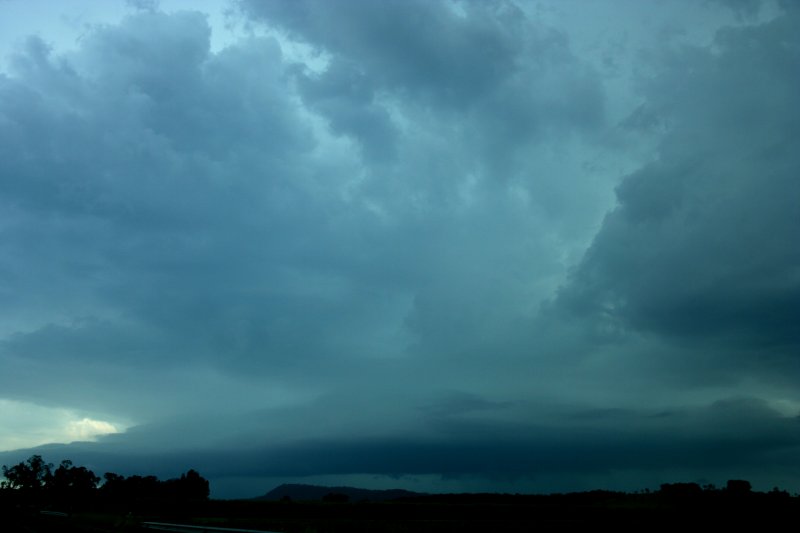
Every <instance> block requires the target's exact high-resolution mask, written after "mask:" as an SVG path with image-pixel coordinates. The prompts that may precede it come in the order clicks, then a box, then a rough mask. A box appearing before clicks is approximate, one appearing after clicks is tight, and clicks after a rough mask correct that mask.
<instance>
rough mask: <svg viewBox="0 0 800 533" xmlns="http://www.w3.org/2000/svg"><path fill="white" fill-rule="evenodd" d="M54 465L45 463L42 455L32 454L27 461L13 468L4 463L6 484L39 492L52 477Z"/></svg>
mask: <svg viewBox="0 0 800 533" xmlns="http://www.w3.org/2000/svg"><path fill="white" fill-rule="evenodd" d="M52 468H53V465H52V464H50V463H45V462H44V459H42V456H41V455H32V456H31V457H30V458H29V459H28V460H27V461H24V462H21V463H18V464H16V465H14V466H12V467H11V468H9V467H7V466H6V465H3V476H5V478H6V481H5V482H4V486H5V487H7V488H11V489H18V490H21V491H24V492H26V493H38V492H41V491H42V489H44V487H45V485H46V484H47V483H48V482H49V481H50V479H51V478H52V473H51V469H52Z"/></svg>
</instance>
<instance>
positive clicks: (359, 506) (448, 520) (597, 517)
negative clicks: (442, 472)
mask: <svg viewBox="0 0 800 533" xmlns="http://www.w3.org/2000/svg"><path fill="white" fill-rule="evenodd" d="M672 487H677V488H676V489H674V490H672V491H671V490H670V488H669V486H667V487H666V488H663V487H662V490H660V491H656V492H652V493H642V494H625V493H614V492H605V491H593V492H586V493H574V494H563V495H546V496H545V495H542V496H525V495H500V494H457V495H429V496H421V497H415V498H409V499H403V500H395V501H387V502H370V501H361V502H321V501H314V502H292V501H281V502H270V501H249V500H207V501H196V502H164V501H136V502H129V503H127V504H123V503H119V502H117V503H113V504H112V503H102V502H97V501H95V502H84V503H78V504H76V505H74V508H73V509H72V511H71V512H69V513H68V514H69V516H53V515H47V514H42V513H41V511H42V509H37V508H35V507H32V506H24V505H15V504H14V503H13V502H10V501H9V500H7V499H6V500H5V501H4V502H3V504H2V505H3V507H2V515H3V517H4V519H3V520H4V522H5V527H3V528H2V529H3V530H4V531H10V532H17V531H19V532H31V533H35V532H50V531H59V532H71V531H74V532H110V531H151V530H149V529H144V528H142V527H141V525H140V524H141V523H142V522H169V523H180V524H190V525H195V526H211V527H225V528H237V529H256V530H264V531H276V532H286V533H323V532H329V533H366V532H379V533H383V532H387V533H389V532H391V533H406V532H420V533H429V532H431V533H432V532H482V533H484V532H523V531H524V532H530V531H568V530H586V528H598V527H613V528H614V530H617V531H619V530H622V531H633V530H653V529H656V530H664V529H686V528H690V529H696V528H698V527H701V528H704V529H709V530H718V529H719V528H721V527H725V528H728V527H735V528H736V529H742V528H748V529H750V528H752V529H754V530H772V529H773V528H775V529H777V528H779V527H780V526H783V527H785V526H784V524H791V523H793V522H794V519H796V517H797V516H798V511H800V498H798V497H791V496H790V495H788V494H787V493H785V492H781V491H774V492H770V493H758V492H748V493H745V494H731V493H729V492H727V491H725V490H704V491H693V490H687V486H684V485H681V484H676V485H674V486H672ZM689 488H690V489H691V487H690V486H689ZM787 520H788V522H787Z"/></svg>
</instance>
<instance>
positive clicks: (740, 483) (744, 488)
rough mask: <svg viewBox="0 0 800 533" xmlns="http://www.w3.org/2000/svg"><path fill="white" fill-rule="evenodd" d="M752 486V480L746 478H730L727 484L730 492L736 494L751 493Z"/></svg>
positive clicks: (726, 486)
mask: <svg viewBox="0 0 800 533" xmlns="http://www.w3.org/2000/svg"><path fill="white" fill-rule="evenodd" d="M752 488H753V487H752V485H750V482H749V481H746V480H744V479H729V480H728V483H727V484H726V485H725V490H727V491H728V493H729V494H731V495H735V496H742V495H745V494H750V491H751V490H752Z"/></svg>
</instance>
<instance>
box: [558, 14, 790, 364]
mask: <svg viewBox="0 0 800 533" xmlns="http://www.w3.org/2000/svg"><path fill="white" fill-rule="evenodd" d="M797 22H798V20H797V14H796V13H788V14H786V15H785V16H783V17H781V18H779V19H776V20H774V21H772V22H770V23H767V24H764V25H762V26H757V27H748V28H741V29H728V30H724V31H721V32H720V33H719V34H718V35H717V38H716V40H715V44H714V46H715V48H716V50H704V49H695V48H689V49H685V50H682V51H679V52H677V53H675V54H674V55H672V56H671V57H669V63H668V65H669V66H668V68H667V69H666V70H665V71H664V72H662V73H661V74H660V75H659V76H658V77H656V78H655V79H653V80H647V81H646V82H645V95H646V96H647V97H648V105H650V106H652V107H653V108H654V109H664V110H665V111H664V113H665V117H666V118H667V120H668V121H669V122H671V125H670V126H669V127H670V128H671V129H670V133H669V134H668V135H667V136H666V138H665V139H664V140H663V141H662V143H661V146H660V149H659V154H658V158H657V159H656V160H655V161H654V162H652V163H650V164H648V165H646V166H645V167H643V168H642V169H640V170H638V171H636V172H634V173H633V174H631V175H629V176H628V177H627V178H626V179H625V180H624V181H623V182H622V183H621V184H620V185H619V186H618V187H617V190H616V192H617V199H618V202H619V205H618V207H617V208H616V209H615V210H614V211H613V212H611V213H610V214H609V215H608V216H607V217H606V220H605V222H604V224H603V227H602V229H601V230H600V232H599V234H598V235H597V236H596V238H595V240H594V243H593V244H592V246H591V248H590V249H589V250H588V251H587V253H586V256H585V258H584V260H583V261H582V263H581V264H580V266H579V267H578V268H577V270H576V271H575V273H574V275H573V278H572V280H571V282H570V284H569V285H567V287H566V288H565V289H564V290H563V291H562V293H561V294H560V296H559V300H560V303H561V304H563V305H564V306H566V307H569V308H570V309H572V310H573V311H575V312H577V313H579V314H585V315H587V316H591V317H592V320H597V321H601V322H605V323H607V324H609V325H610V326H611V327H622V328H632V329H634V330H640V331H648V332H653V333H656V334H658V335H663V336H667V337H670V338H674V339H683V340H685V341H687V342H701V341H711V342H716V341H719V340H721V341H723V342H724V344H722V345H719V346H727V347H734V346H737V347H738V348H742V347H747V348H748V349H752V354H753V357H762V355H760V354H763V350H771V351H772V353H773V354H775V355H777V354H780V353H783V354H788V353H790V352H792V351H795V352H796V350H797V347H798V342H800V329H799V328H798V324H800V278H798V275H797V268H798V265H800V246H798V245H797V243H796V240H797V239H796V233H797V228H798V227H800V225H799V224H800V203H798V201H797V199H798V198H800V181H798V179H797V169H798V168H800V158H798V155H797V150H796V149H795V145H796V139H797V138H798V135H799V134H800V130H798V124H800V121H798V119H800V115H799V114H798V110H799V109H800V106H799V105H798V104H799V103H800V99H799V98H798V92H797V90H796V89H797V87H798V86H800V77H798V71H797V69H795V68H792V67H791V65H796V64H797V63H798V62H799V61H800V55H798V50H800V47H798V44H799V43H798V41H797V34H796V32H795V31H794V27H795V26H796V24H797ZM755 73H757V74H755ZM705 347H706V348H708V345H706V346H705ZM767 364H771V363H767Z"/></svg>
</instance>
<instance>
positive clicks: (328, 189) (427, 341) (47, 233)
mask: <svg viewBox="0 0 800 533" xmlns="http://www.w3.org/2000/svg"><path fill="white" fill-rule="evenodd" d="M238 5H239V7H240V13H241V14H243V15H242V16H246V17H248V22H249V23H250V24H252V25H255V26H256V27H258V28H260V29H262V30H264V29H265V30H267V31H266V32H265V33H267V34H270V35H273V37H259V38H256V37H252V36H251V37H248V38H243V39H242V40H240V41H237V42H236V43H234V44H231V45H230V46H228V47H227V48H224V49H222V50H220V51H219V52H212V51H211V50H210V44H209V43H210V37H211V35H210V31H211V29H210V28H209V25H208V23H207V21H206V19H205V17H204V16H202V15H201V14H197V13H175V14H171V15H167V14H165V13H161V12H159V11H157V10H156V9H155V8H154V7H152V6H151V7H150V8H149V9H147V10H143V11H142V12H139V13H137V14H136V15H135V16H131V17H128V18H126V19H124V20H123V21H122V22H121V23H120V24H118V25H114V26H103V27H97V28H93V29H92V30H91V31H88V32H87V34H86V35H85V36H84V37H83V38H82V39H81V40H80V43H78V45H77V46H76V50H75V51H73V52H70V53H68V54H63V53H59V52H58V51H56V50H51V49H50V48H49V46H48V45H47V43H46V41H45V40H43V39H40V38H32V39H29V40H28V41H27V42H26V44H24V46H22V47H21V48H20V49H19V50H18V51H17V53H16V55H15V56H14V57H13V59H12V60H11V61H10V63H9V70H8V73H7V74H3V75H0V207H1V208H2V212H3V216H2V219H1V220H0V251H1V252H2V257H3V261H2V263H0V273H2V276H0V298H2V303H3V305H2V306H0V316H1V317H2V319H3V321H2V328H3V329H2V331H0V372H3V374H4V375H11V376H13V379H12V380H9V383H7V384H6V385H5V386H4V388H3V391H4V393H3V394H4V398H9V399H12V400H25V401H28V402H35V403H38V404H43V405H47V406H53V407H69V408H74V409H84V410H86V411H89V412H92V413H95V412H96V413H99V414H98V415H97V416H98V418H102V417H103V416H105V417H106V418H107V419H109V420H111V419H112V418H114V417H118V419H119V420H129V421H130V423H131V424H133V425H134V427H132V428H130V429H129V430H128V431H127V432H125V433H123V434H119V435H112V436H106V437H104V438H102V439H101V440H100V441H99V442H97V443H76V444H73V445H69V446H66V447H56V448H52V449H50V448H48V449H45V450H43V451H47V453H48V454H49V453H51V452H52V453H53V454H54V455H56V454H58V455H62V456H59V457H49V456H48V457H47V459H48V460H51V461H59V460H61V459H62V458H70V459H72V460H73V461H75V462H76V463H85V464H87V465H89V466H93V467H94V468H95V469H96V470H98V471H101V472H102V471H103V470H104V469H106V470H113V471H121V472H123V473H148V472H152V473H156V474H159V475H165V476H173V475H177V474H179V473H180V470H186V469H188V468H198V469H200V470H201V472H202V473H204V474H206V473H208V474H209V475H210V476H212V477H213V478H214V479H223V478H231V477H236V476H239V477H254V476H261V477H276V476H305V475H326V474H331V475H333V474H337V475H338V474H343V475H344V474H361V473H367V474H375V475H387V476H388V475H393V476H403V475H408V474H415V475H416V474H420V475H433V476H449V477H452V478H454V477H457V476H459V475H463V476H473V477H479V478H480V477H483V478H487V479H488V478H494V479H500V478H512V477H516V478H530V479H540V480H541V479H545V478H547V479H549V480H550V481H552V480H553V479H555V478H556V477H558V476H559V474H564V475H565V476H566V475H567V473H569V476H570V477H569V479H570V480H572V481H574V482H575V483H579V482H580V483H583V485H581V486H582V487H583V488H597V487H596V486H587V485H591V484H602V479H603V478H602V476H603V475H605V474H609V475H612V474H613V473H614V472H629V473H631V472H633V473H636V476H638V477H636V479H640V480H645V479H646V480H654V479H656V478H659V479H658V480H656V481H652V482H651V481H648V482H647V483H648V484H652V483H657V482H659V481H674V480H675V479H663V475H666V474H664V473H665V472H670V473H676V472H693V473H697V472H700V474H697V475H704V474H703V473H702V472H706V471H707V470H708V471H713V472H714V475H717V474H719V475H720V476H723V475H728V474H730V477H739V475H738V474H736V472H737V468H738V467H741V468H746V469H750V470H748V471H750V472H754V471H756V468H757V467H758V466H762V467H763V470H764V471H770V472H773V471H777V470H780V469H782V468H783V469H784V470H786V469H790V467H791V466H792V465H793V464H796V461H795V462H794V463H792V462H791V461H790V460H789V459H787V457H788V456H789V454H790V453H791V452H793V451H796V449H797V444H798V442H797V438H798V435H797V429H796V427H797V426H796V419H795V418H793V417H792V416H790V415H789V414H787V413H793V412H794V411H796V409H797V405H799V404H798V403H797V401H796V399H795V397H796V395H795V394H794V393H792V392H791V391H792V390H793V389H792V385H794V384H795V378H794V377H793V376H794V375H795V374H792V373H789V372H784V376H783V381H782V382H780V383H778V382H777V380H771V381H769V382H767V381H758V380H757V379H756V378H757V377H758V376H761V375H763V374H759V373H758V372H752V373H750V372H749V370H750V369H754V368H758V369H761V370H764V369H767V367H768V366H769V365H771V364H773V363H775V362H780V361H781V360H782V358H783V359H788V358H789V357H793V355H792V354H793V352H792V350H796V348H797V341H798V338H797V326H796V324H797V323H798V322H797V320H796V319H797V317H798V309H797V301H799V300H798V296H800V295H799V294H798V279H797V273H796V265H797V264H798V247H797V246H796V245H794V243H793V240H792V236H793V232H794V228H796V227H798V207H797V206H798V205H800V204H798V202H797V201H796V199H797V198H798V189H797V183H798V182H797V180H796V179H795V177H794V174H795V171H796V169H797V168H798V163H800V161H798V156H796V155H795V153H794V152H795V151H794V150H793V145H792V141H793V139H794V138H796V137H797V134H798V131H797V124H798V123H799V121H798V120H797V119H798V109H800V107H798V106H797V103H798V102H797V98H798V97H797V96H796V92H797V91H796V88H797V86H798V81H800V80H798V75H797V73H796V69H794V68H793V66H794V65H796V64H797V63H798V57H797V50H798V49H800V48H798V47H797V46H796V45H797V37H796V35H795V32H794V31H793V27H794V26H796V23H797V20H796V14H792V13H789V14H786V15H784V16H783V17H781V18H778V19H775V20H774V21H772V22H767V23H765V24H764V25H759V23H758V22H757V19H758V17H757V16H756V15H752V16H748V17H743V20H745V19H746V22H743V23H742V24H744V25H743V26H742V27H739V28H732V29H726V30H723V31H721V32H719V33H718V34H717V36H716V38H715V40H714V42H713V43H712V44H711V45H710V46H706V45H705V44H701V45H693V46H683V45H680V44H674V41H670V44H668V45H667V44H664V45H663V46H662V45H661V44H659V47H658V48H657V49H656V50H639V49H636V48H635V46H634V45H633V44H631V45H621V44H620V45H619V47H621V51H622V52H625V53H626V54H627V55H625V54H621V56H620V57H621V58H622V59H620V61H623V60H625V61H628V59H626V58H628V57H630V58H637V59H635V61H637V63H636V64H635V65H631V66H630V71H631V72H634V73H637V75H638V78H636V80H635V83H636V87H637V90H638V91H639V92H638V93H637V94H636V98H637V99H638V100H637V102H635V103H625V105H622V104H621V103H620V101H621V100H625V98H623V97H622V96H619V94H616V93H614V91H615V90H616V89H615V84H627V83H630V81H629V80H626V79H625V80H623V79H622V78H621V76H622V74H613V75H612V74H609V72H610V70H603V67H602V65H600V64H598V63H597V62H596V61H595V62H592V61H589V60H587V59H586V58H584V57H583V56H581V55H580V54H578V53H577V52H576V51H575V50H576V49H577V48H576V46H575V45H574V43H573V41H572V39H571V38H572V36H571V35H570V34H569V31H567V30H565V29H558V28H555V29H554V28H551V27H549V26H548V25H547V24H545V23H544V21H543V20H541V18H540V17H538V16H535V10H534V9H533V8H532V7H531V5H527V4H520V5H517V4H515V3H512V2H464V3H453V4H451V3H447V2H413V1H412V2H405V1H402V2H401V1H397V2H394V1H389V2H360V1H352V2H341V3H339V2H327V1H325V2H323V1H320V2H313V1H298V2H240V3H239V4H238ZM565 5H566V4H565ZM704 5H706V4H704ZM565 9H570V8H569V7H567V8H565ZM704 9H705V8H704ZM676 10H678V11H680V10H679V9H677V8H676ZM691 14H692V13H691V10H687V12H686V14H685V17H690V15H691ZM623 19H624V17H622V19H620V20H623ZM726 20H727V19H726ZM623 22H624V20H623ZM634 23H635V21H634V22H630V24H634ZM673 30H674V28H673ZM673 30H671V31H673ZM253 33H258V32H253ZM584 44H585V43H584ZM598 46H599V47H601V48H602V47H604V46H606V45H605V44H602V46H601V45H598ZM615 46H616V45H615ZM590 48H591V46H590ZM612 70H613V69H612ZM617 71H618V72H624V71H625V70H624V69H622V68H619V69H617V70H616V71H615V72H617ZM654 73H655V74H654ZM614 76H620V78H614ZM626 94H627V93H626ZM609 102H612V103H614V105H615V106H616V107H620V106H622V107H625V106H627V107H625V109H628V110H629V111H630V112H631V116H630V118H628V119H627V120H623V121H622V123H621V124H620V125H619V127H616V126H615V125H614V124H611V123H610V122H611V119H610V118H609V116H610V112H609V107H610V106H609ZM615 109H616V108H615ZM615 112H617V113H618V110H617V111H615ZM614 120H616V119H614ZM648 143H649V144H648ZM650 145H653V146H657V153H656V154H655V155H656V156H657V157H650V156H649V155H645V156H642V155H641V152H643V151H644V152H646V151H647V147H648V146H650ZM615 169H626V170H625V174H626V177H624V179H622V181H621V183H620V182H619V174H620V172H621V171H619V172H618V171H617V170H615ZM630 169H635V170H633V171H632V172H631V171H630ZM617 185H618V186H617ZM614 186H617V187H616V199H617V202H618V204H617V205H616V206H614V205H613V194H612V193H611V191H612V190H613V188H614ZM609 210H610V212H609ZM606 212H608V215H607V217H606V218H605V220H604V221H603V219H602V216H603V214H605V213H606ZM598 228H600V229H599V232H598ZM589 243H591V247H589V249H588V250H586V246H587V245H588V244H589ZM581 258H582V259H581ZM576 263H578V264H577V267H576V268H575V269H574V272H573V274H572V276H571V277H569V278H568V279H566V281H565V272H566V270H567V269H568V268H569V267H570V266H572V265H575V264H576ZM559 285H561V286H562V289H561V291H560V292H559V293H558V295H557V296H554V294H553V293H554V291H555V289H556V287H558V286H559ZM548 298H553V299H554V302H553V303H552V304H550V305H549V306H546V309H545V312H543V313H539V308H540V304H541V302H542V301H545V300H546V299H548ZM587 332H588V334H587ZM699 354H702V355H703V356H704V357H699ZM795 359H796V358H795ZM665 361H671V362H675V364H672V365H671V364H667V363H665ZM784 362H785V361H784ZM723 363H724V364H723ZM782 368H783V369H784V370H785V368H786V367H782ZM750 377H752V378H753V379H754V383H755V384H754V385H752V384H751V383H749V382H747V380H746V379H745V378H750ZM713 387H718V388H713ZM787 391H788V392H787ZM741 398H745V399H744V400H742V399H741ZM747 398H749V399H747ZM754 398H755V399H754ZM101 415H102V416H101ZM106 418H103V419H104V420H105V419H106ZM743 428H744V429H743ZM29 452H30V450H21V451H20V452H18V453H16V455H13V457H18V456H19V458H20V459H23V458H24V457H22V456H21V454H24V453H29ZM11 457H12V455H10V454H5V455H2V456H0V459H2V460H3V461H0V462H5V463H8V462H10V461H11V460H12V459H11ZM6 458H8V459H6ZM15 460H17V459H15ZM706 466H707V467H708V469H706ZM662 474H663V475H662ZM692 475H694V474H692ZM710 475H711V474H709V476H710ZM548 476H550V477H548ZM632 476H633V474H632ZM634 477H635V476H634ZM631 479H633V478H631ZM581 480H582V481H581ZM722 481H724V479H722ZM539 487H541V490H548V489H547V484H546V482H545V481H542V482H541V485H539ZM263 488H264V490H266V489H268V488H270V487H263ZM625 488H638V487H636V486H626V487H625ZM235 495H237V496H248V495H249V494H241V493H237V494H235Z"/></svg>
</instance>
